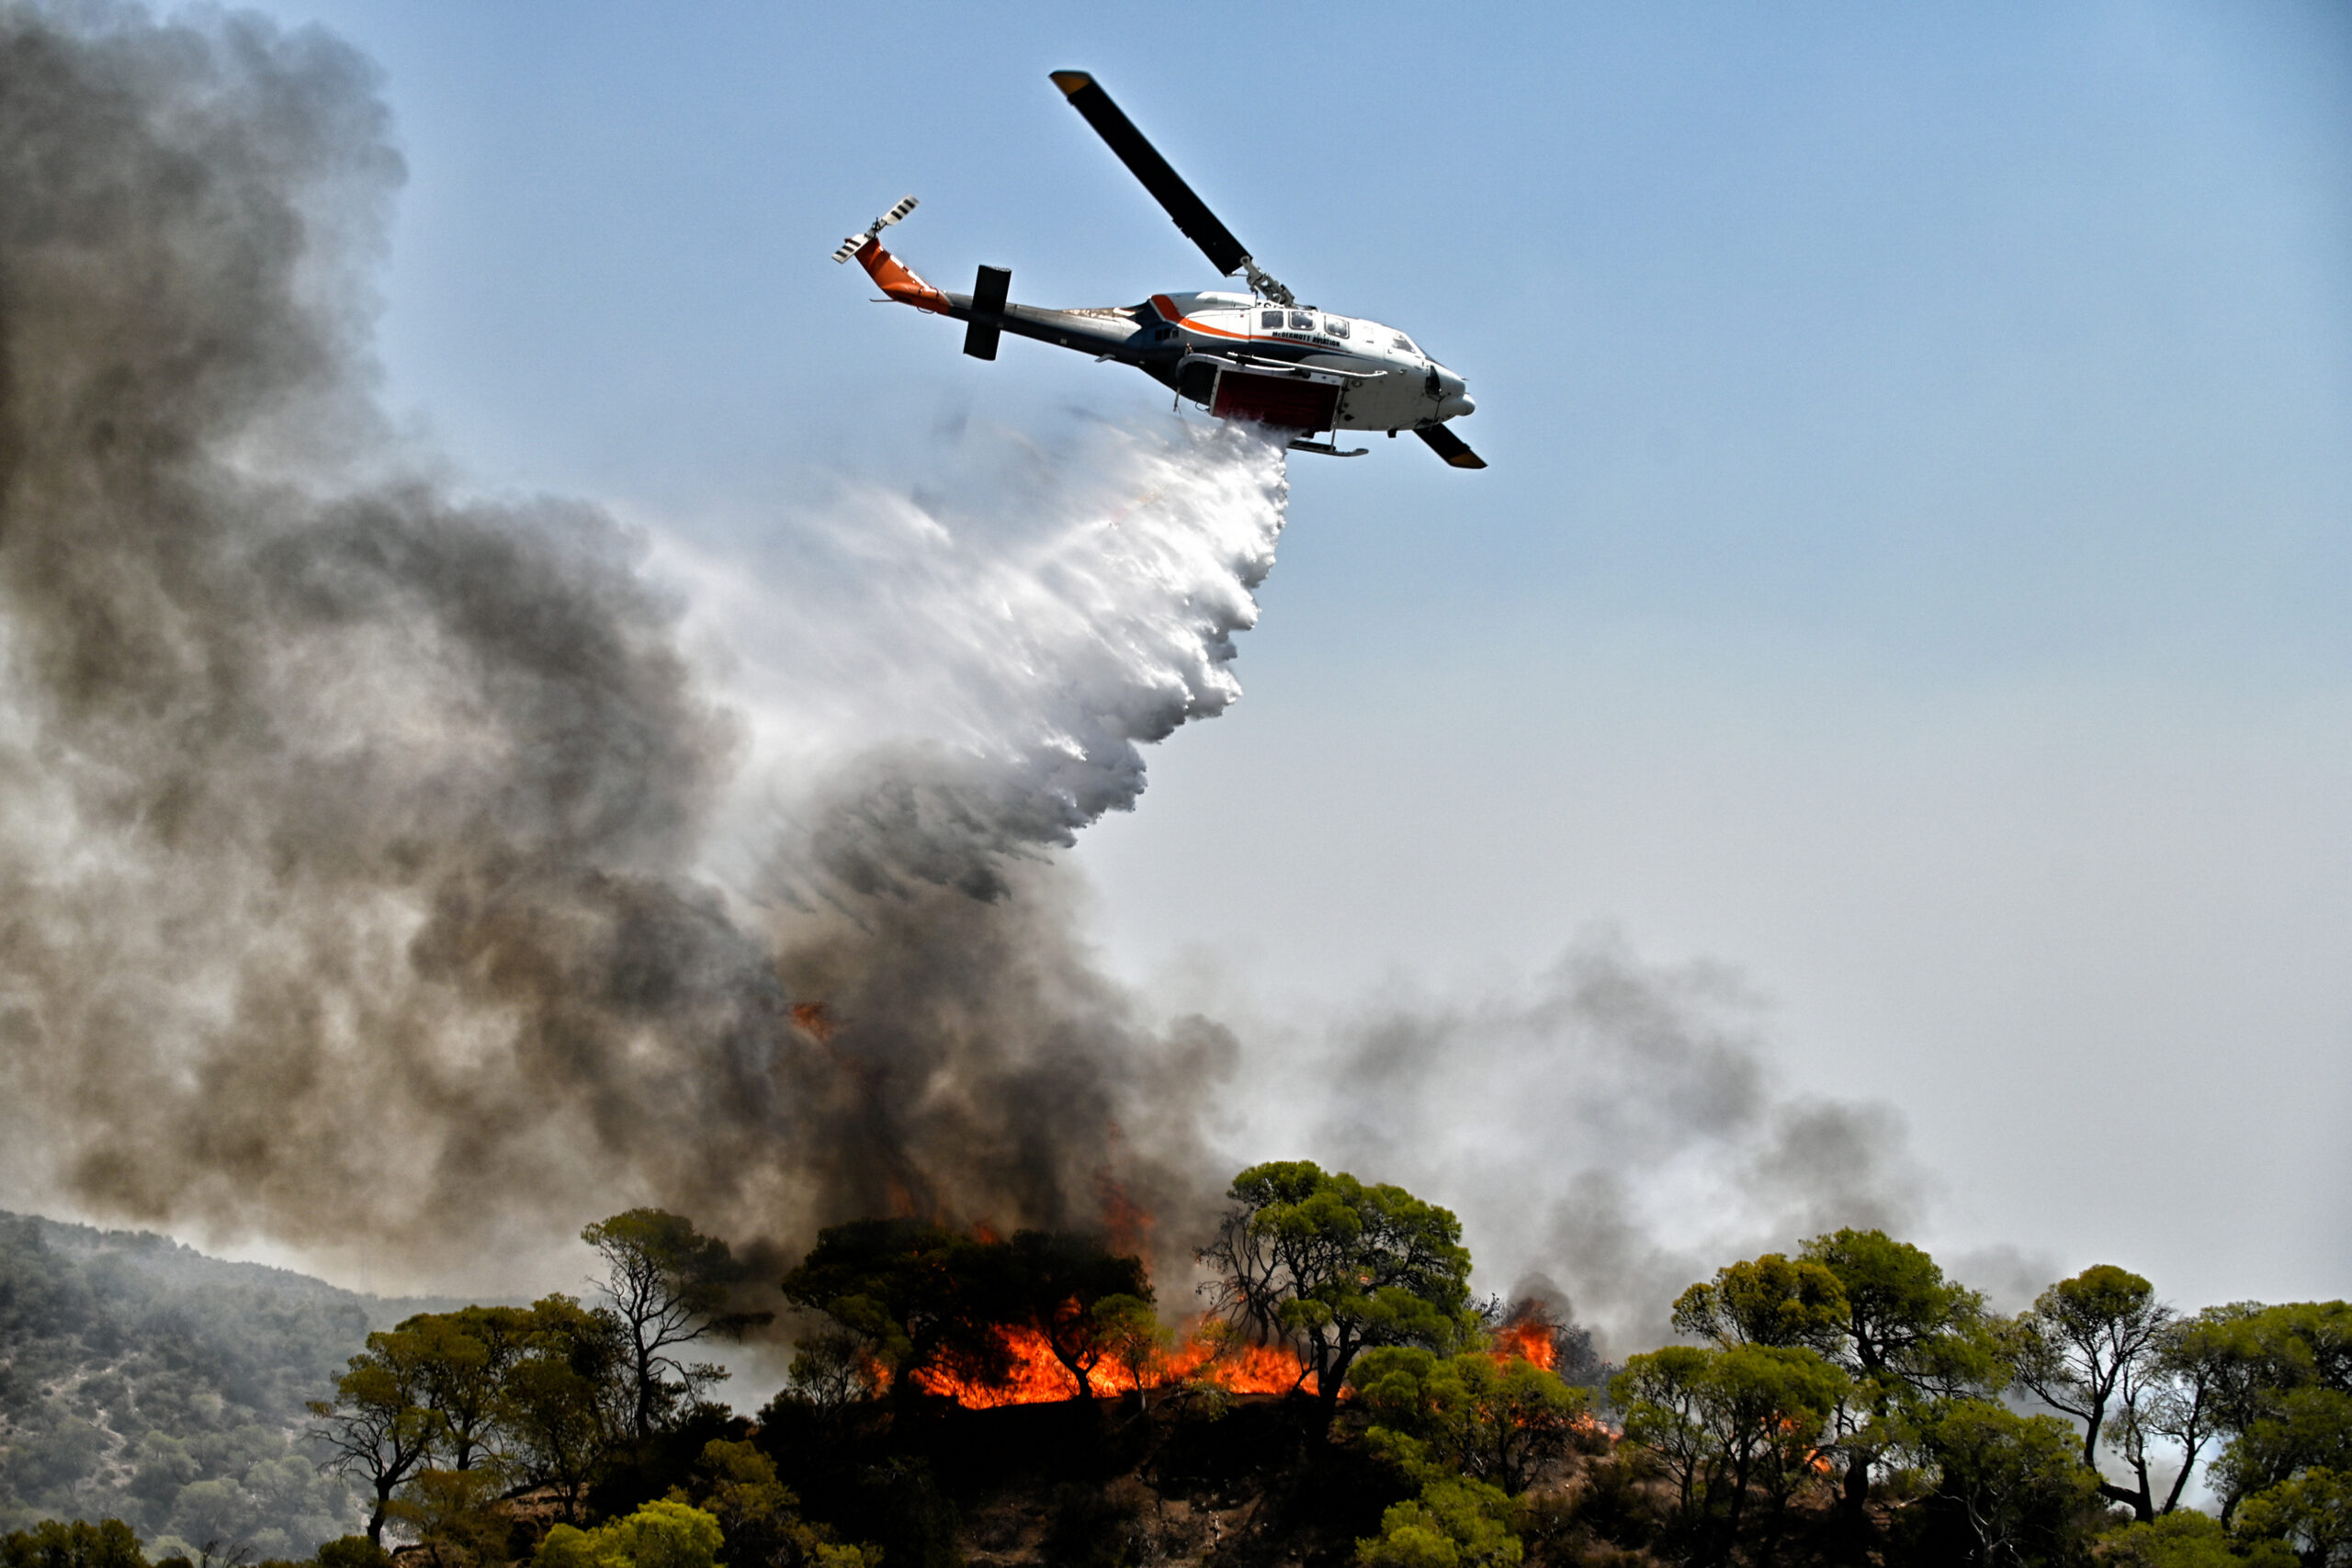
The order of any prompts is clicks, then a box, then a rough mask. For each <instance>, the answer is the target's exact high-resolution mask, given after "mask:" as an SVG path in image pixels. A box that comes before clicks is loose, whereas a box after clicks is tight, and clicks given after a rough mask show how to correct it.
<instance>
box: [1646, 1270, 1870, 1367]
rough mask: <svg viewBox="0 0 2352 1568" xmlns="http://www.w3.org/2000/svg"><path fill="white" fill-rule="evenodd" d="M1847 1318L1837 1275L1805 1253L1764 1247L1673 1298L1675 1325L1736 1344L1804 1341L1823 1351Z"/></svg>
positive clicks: (1679, 1329)
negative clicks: (1797, 1254) (1710, 1281)
mask: <svg viewBox="0 0 2352 1568" xmlns="http://www.w3.org/2000/svg"><path fill="white" fill-rule="evenodd" d="M1846 1317H1847V1305H1846V1292H1845V1288H1844V1287H1843V1286H1842V1285H1840V1284H1839V1283H1838V1276H1837V1275H1835V1274H1833V1273H1831V1272H1830V1271H1829V1270H1828V1269H1826V1268H1824V1267H1823V1266H1822V1265H1820V1264H1819V1263H1816V1262H1814V1261H1813V1260H1812V1259H1810V1258H1797V1259H1791V1258H1783V1257H1782V1256H1781V1254H1779V1253H1777V1252H1768V1253H1766V1254H1765V1255H1764V1256H1763V1257H1761V1258H1756V1259H1755V1260H1753V1261H1752V1262H1747V1263H1734V1264H1731V1265H1730V1266H1728V1267H1726V1268H1723V1269H1717V1270H1715V1279H1714V1283H1713V1284H1702V1285H1693V1286H1691V1288H1690V1289H1689V1290H1687V1291H1685V1292H1682V1293H1681V1294H1680V1295H1679V1296H1677V1297H1676V1298H1675V1300H1674V1326H1675V1330H1676V1331H1677V1332H1678V1333H1681V1334H1687V1335H1690V1336H1691V1337H1693V1338H1698V1339H1712V1340H1713V1341H1714V1342H1715V1343H1716V1344H1718V1345H1721V1346H1724V1347H1725V1348H1729V1347H1731V1346H1735V1345H1773V1346H1786V1345H1803V1346H1806V1347H1808V1348H1812V1349H1815V1350H1826V1349H1827V1348H1829V1347H1830V1346H1831V1345H1833V1344H1835V1343H1836V1342H1837V1340H1838V1333H1839V1330H1840V1329H1841V1328H1843V1327H1844V1325H1845V1323H1846Z"/></svg>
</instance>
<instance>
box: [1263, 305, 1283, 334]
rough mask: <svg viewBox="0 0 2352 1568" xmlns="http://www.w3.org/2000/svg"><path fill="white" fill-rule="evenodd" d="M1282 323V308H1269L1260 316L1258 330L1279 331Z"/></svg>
mask: <svg viewBox="0 0 2352 1568" xmlns="http://www.w3.org/2000/svg"><path fill="white" fill-rule="evenodd" d="M1282 324H1283V313H1282V312H1281V311H1280V310H1267V311H1264V312H1262V313H1261V314H1260V316H1259V317H1258V330H1259V331H1260V332H1261V333H1271V332H1278V331H1280V330H1281V328H1282Z"/></svg>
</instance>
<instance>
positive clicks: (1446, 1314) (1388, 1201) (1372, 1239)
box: [1199, 1160, 1470, 1427]
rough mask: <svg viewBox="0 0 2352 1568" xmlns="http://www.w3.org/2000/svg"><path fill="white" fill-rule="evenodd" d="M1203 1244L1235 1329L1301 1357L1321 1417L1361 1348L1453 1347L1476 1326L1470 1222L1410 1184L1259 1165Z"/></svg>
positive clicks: (1330, 1409) (1241, 1179) (1302, 1374)
mask: <svg viewBox="0 0 2352 1568" xmlns="http://www.w3.org/2000/svg"><path fill="white" fill-rule="evenodd" d="M1227 1197H1228V1198H1230V1199H1231V1200H1232V1203H1233V1206H1232V1207H1231V1208H1230V1209H1228V1210H1227V1212H1226V1215H1225V1218H1224V1220H1223V1221H1222V1222H1221V1223H1220V1224H1219V1225H1218V1227H1217V1234H1216V1240H1215V1241H1213V1242H1211V1243H1210V1244H1209V1245H1208V1246H1207V1247H1203V1248H1202V1249H1201V1251H1200V1255H1199V1256H1200V1258H1201V1261H1202V1262H1203V1263H1204V1264H1207V1265H1209V1266H1210V1267H1212V1268H1214V1269H1216V1271H1217V1278H1216V1281H1215V1282H1213V1283H1212V1284H1209V1285H1206V1286H1204V1287H1203V1289H1204V1292H1208V1293H1209V1294H1210V1295H1211V1297H1212V1299H1213V1300H1214V1301H1215V1303H1216V1306H1217V1308H1218V1309H1219V1310H1220V1311H1221V1312H1223V1313H1224V1314H1226V1316H1227V1319H1228V1320H1229V1321H1231V1322H1232V1323H1233V1325H1235V1326H1236V1327H1237V1328H1238V1329H1240V1330H1242V1331H1243V1332H1245V1333H1247V1334H1249V1335H1250V1336H1251V1337H1253V1338H1255V1339H1257V1340H1258V1341H1259V1342H1260V1343H1261V1344H1266V1343H1285V1344H1288V1345H1290V1346H1292V1347H1294V1348H1295V1349H1296V1351H1297V1353H1298V1357H1299V1361H1300V1371H1299V1375H1298V1380H1297V1382H1296V1383H1295V1384H1294V1385H1293V1387H1294V1388H1295V1389H1300V1388H1304V1386H1305V1384H1306V1378H1307V1376H1308V1374H1310V1373H1311V1374H1312V1375H1313V1376H1314V1378H1315V1381H1316V1382H1315V1393H1316V1398H1317V1404H1318V1406H1319V1415H1320V1417H1321V1424H1322V1425H1323V1426H1324V1427H1329V1425H1330V1421H1331V1417H1332V1416H1333V1415H1334V1414H1335V1413H1336V1411H1337V1410H1338V1407H1339V1398H1340V1384H1341V1382H1343V1381H1344V1380H1345V1379H1346V1377H1347V1375H1348V1369H1349V1367H1350V1366H1351V1364H1352V1363H1353V1362H1354V1360H1355V1359H1356V1357H1357V1356H1358V1355H1359V1354H1360V1353H1361V1352H1363V1351H1364V1350H1367V1349H1370V1348H1374V1347H1375V1346H1381V1345H1422V1346H1426V1347H1429V1348H1436V1349H1446V1350H1451V1349H1453V1348H1455V1341H1457V1340H1458V1339H1460V1338H1462V1337H1464V1333H1465V1330H1466V1328H1467V1326H1468V1323H1469V1312H1468V1309H1469V1303H1470V1253H1469V1249H1468V1248H1466V1247H1464V1246H1463V1245H1462V1222H1461V1221H1459V1220H1457V1219H1455V1218H1454V1217H1453V1213H1452V1212H1451V1211H1449V1210H1445V1209H1441V1208H1439V1207H1437V1206H1436V1205H1435V1204H1431V1203H1425V1202H1423V1201H1420V1200H1419V1198H1416V1197H1414V1196H1413V1195H1412V1194H1411V1193H1409V1192H1408V1191H1406V1190H1404V1189H1403V1188H1401V1187H1391V1186H1386V1185H1381V1186H1366V1185H1365V1184H1364V1183H1363V1182H1361V1181H1358V1180H1357V1179H1355V1178H1354V1177H1352V1176H1350V1175H1348V1174H1347V1173H1346V1172H1345V1171H1341V1172H1339V1173H1337V1174H1331V1173H1327V1172H1326V1171H1324V1170H1323V1169H1322V1168H1320V1167H1318V1166H1317V1165H1315V1164H1313V1163H1312V1162H1310V1161H1307V1160H1279V1161H1274V1162H1272V1163H1270V1164H1266V1165H1258V1166H1252V1167H1250V1168H1249V1169H1247V1170H1245V1171H1243V1172H1242V1173H1241V1174H1240V1175H1238V1176H1237V1177H1235V1178H1234V1179H1233V1185H1232V1187H1231V1188H1230V1189H1229V1190H1227Z"/></svg>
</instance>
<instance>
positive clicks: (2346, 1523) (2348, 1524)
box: [2237, 1466, 2352, 1568]
mask: <svg viewBox="0 0 2352 1568" xmlns="http://www.w3.org/2000/svg"><path fill="white" fill-rule="evenodd" d="M2237 1524H2238V1529H2239V1531H2240V1533H2242V1534H2243V1535H2245V1537H2246V1538H2247V1539H2248V1540H2262V1541H2276V1542H2279V1543H2282V1544H2283V1545H2284V1546H2286V1547H2287V1548H2288V1549H2290V1550H2291V1551H2293V1552H2294V1553H2295V1555H2296V1557H2297V1558H2299V1559H2300V1560H2301V1562H2303V1563H2304V1564H2305V1568H2343V1565H2344V1564H2346V1563H2352V1472H2345V1471H2336V1470H2329V1469H2327V1468H2325V1467H2324V1466H2315V1467H2313V1468H2312V1469H2310V1470H2307V1471H2305V1472H2302V1473H2301V1474H2300V1475H2297V1476H2293V1477H2291V1478H2290V1479H2289V1480H2286V1481H2282V1482H2280V1483H2278V1484H2277V1485H2275V1486H2268V1487H2265V1488H2264V1489H2263V1490H2262V1491H2260V1492H2257V1493H2256V1494H2255V1495H2253V1496H2251V1497H2248V1498H2247V1499H2246V1500H2245V1504H2244V1505H2243V1506H2240V1507H2239V1509H2238V1514H2237Z"/></svg>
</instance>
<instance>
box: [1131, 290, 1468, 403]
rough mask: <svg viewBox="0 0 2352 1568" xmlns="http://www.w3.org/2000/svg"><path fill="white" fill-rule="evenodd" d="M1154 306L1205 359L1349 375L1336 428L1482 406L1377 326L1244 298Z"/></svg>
mask: <svg viewBox="0 0 2352 1568" xmlns="http://www.w3.org/2000/svg"><path fill="white" fill-rule="evenodd" d="M1151 302H1152V305H1153V306H1154V308H1155V309H1156V310H1159V313H1160V315H1161V316H1162V317H1169V316H1170V315H1171V314H1172V316H1173V318H1174V323H1173V324H1174V331H1175V332H1176V333H1180V334H1182V338H1183V340H1184V341H1185V343H1186V344H1187V345H1188V346H1189V347H1191V348H1193V350H1194V351H1196V352H1198V353H1202V354H1210V355H1219V356H1233V355H1245V356H1247V359H1248V360H1249V361H1252V362H1280V363H1282V364H1285V365H1293V366H1297V367H1303V368H1306V369H1309V370H1319V371H1330V372H1334V373H1337V374H1340V375H1343V376H1345V377H1346V378H1347V386H1346V389H1345V390H1344V391H1343V392H1342V393H1341V394H1340V403H1339V410H1338V412H1337V414H1336V416H1335V418H1336V424H1335V426H1334V428H1337V429H1340V430H1388V431H1397V430H1411V429H1413V428H1415V427H1416V426H1419V425H1426V424H1430V423H1440V422H1442V421H1445V420H1450V419H1457V418H1459V417H1461V416H1462V415H1464V414H1466V413H1468V412H1471V411H1472V409H1473V408H1474V407H1475V406H1476V405H1475V404H1474V403H1473V402H1472V401H1471V400H1470V398H1469V396H1468V394H1467V393H1466V392H1465V391H1464V388H1463V384H1462V378H1461V377H1459V376H1456V375H1455V374H1454V373H1453V371H1451V370H1448V369H1447V368H1446V367H1444V366H1442V365H1440V364H1439V363H1437V361H1435V360H1433V359H1431V358H1430V356H1429V355H1426V354H1424V353H1422V352H1421V350H1420V347H1419V344H1415V343H1414V342H1413V340H1412V339H1411V338H1409V337H1408V336H1407V335H1406V334H1405V333H1401V332H1398V331H1397V329H1396V328H1394V327H1389V326H1384V325H1382V324H1381V323H1380V322H1378V321H1366V320H1365V319H1363V317H1361V316H1342V315H1339V314H1337V313H1335V312H1333V311H1329V310H1313V309H1309V308H1304V307H1298V306H1283V305H1275V304H1271V303H1269V302H1267V301H1265V300H1262V299H1253V298H1251V297H1250V296H1249V295H1247V294H1238V293H1222V292H1206V293H1197V294H1160V295H1154V296H1153V297H1152V301H1151ZM1171 308H1172V309H1171Z"/></svg>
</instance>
